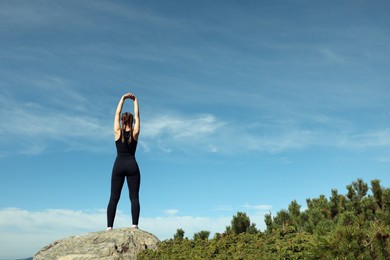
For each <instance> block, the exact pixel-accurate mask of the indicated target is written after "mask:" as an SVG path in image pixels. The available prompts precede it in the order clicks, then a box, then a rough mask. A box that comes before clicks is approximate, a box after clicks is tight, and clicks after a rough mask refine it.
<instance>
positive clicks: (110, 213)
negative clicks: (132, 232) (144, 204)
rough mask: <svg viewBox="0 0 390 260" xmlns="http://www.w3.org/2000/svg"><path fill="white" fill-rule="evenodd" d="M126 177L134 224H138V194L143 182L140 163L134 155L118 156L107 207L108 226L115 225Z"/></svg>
mask: <svg viewBox="0 0 390 260" xmlns="http://www.w3.org/2000/svg"><path fill="white" fill-rule="evenodd" d="M125 178H126V181H127V186H128V187H129V194H130V202H131V215H132V218H133V225H138V220H139V212H140V205H139V196H138V194H139V186H140V183H141V175H140V173H139V168H138V164H137V161H136V160H135V158H134V157H130V156H117V158H116V160H115V164H114V168H113V170H112V177H111V196H110V202H109V203H108V208H107V227H113V225H114V219H115V213H116V207H117V205H118V202H119V198H120V196H121V191H122V187H123V183H124V182H125Z"/></svg>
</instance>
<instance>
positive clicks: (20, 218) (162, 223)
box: [0, 208, 231, 259]
mask: <svg viewBox="0 0 390 260" xmlns="http://www.w3.org/2000/svg"><path fill="white" fill-rule="evenodd" d="M177 212H178V210H176V209H168V210H166V211H165V213H168V216H162V217H160V216H157V217H141V218H140V228H141V229H143V230H146V231H148V232H151V233H153V234H154V235H156V236H157V237H158V238H159V239H160V240H164V239H168V238H172V237H173V235H174V234H175V233H176V230H177V229H178V228H182V229H183V230H184V231H185V236H187V237H189V238H192V236H193V234H194V233H195V232H199V231H201V230H208V231H210V232H211V234H212V235H213V234H214V233H216V232H219V233H222V232H224V231H225V227H226V226H228V225H230V221H231V216H222V217H197V216H176V215H175V214H177ZM130 220H131V216H129V215H126V214H123V213H122V212H121V211H118V212H117V215H116V218H115V227H128V226H129V223H130ZM105 226H106V210H103V209H102V210H68V209H47V210H42V211H29V210H24V209H19V208H5V209H1V210H0V233H1V236H0V259H2V258H6V259H16V258H22V257H30V256H32V255H33V254H35V253H36V252H37V251H39V250H40V249H41V248H43V247H44V246H46V245H47V244H49V243H51V242H53V241H55V240H58V239H62V238H65V237H68V236H72V235H78V234H82V233H87V232H95V231H102V230H105ZM212 235H211V236H212Z"/></svg>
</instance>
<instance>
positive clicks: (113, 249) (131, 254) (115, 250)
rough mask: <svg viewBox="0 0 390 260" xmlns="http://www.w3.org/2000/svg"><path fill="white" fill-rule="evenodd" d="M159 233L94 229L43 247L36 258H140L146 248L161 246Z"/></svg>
mask: <svg viewBox="0 0 390 260" xmlns="http://www.w3.org/2000/svg"><path fill="white" fill-rule="evenodd" d="M158 242H160V241H159V240H158V238H157V237H156V236H154V235H153V234H151V233H148V232H146V231H142V230H140V229H133V228H119V229H113V230H110V231H101V232H93V233H88V234H84V235H80V236H72V237H69V238H65V239H62V240H58V241H54V242H53V243H51V244H49V245H47V246H46V247H44V248H43V249H41V250H40V251H39V252H38V253H37V254H36V255H35V256H34V260H41V259H42V260H49V259H56V260H81V259H82V260H92V259H94V260H95V259H106V260H117V259H137V254H138V253H139V252H141V251H142V250H144V249H153V250H155V249H157V243H158Z"/></svg>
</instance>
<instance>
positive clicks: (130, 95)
mask: <svg viewBox="0 0 390 260" xmlns="http://www.w3.org/2000/svg"><path fill="white" fill-rule="evenodd" d="M122 98H123V100H125V99H127V98H129V99H132V100H135V96H134V95H133V94H131V93H130V92H129V93H126V94H124V95H123V96H122Z"/></svg>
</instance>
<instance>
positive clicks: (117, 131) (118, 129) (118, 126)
mask: <svg viewBox="0 0 390 260" xmlns="http://www.w3.org/2000/svg"><path fill="white" fill-rule="evenodd" d="M132 96H133V95H132V94H131V93H126V94H124V95H123V96H122V97H121V99H120V100H119V103H118V106H117V108H116V111H115V116H114V136H115V141H116V140H118V139H119V137H120V135H121V122H120V120H121V118H120V117H121V112H122V107H123V103H124V102H125V99H127V98H131V97H132Z"/></svg>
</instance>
